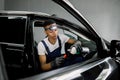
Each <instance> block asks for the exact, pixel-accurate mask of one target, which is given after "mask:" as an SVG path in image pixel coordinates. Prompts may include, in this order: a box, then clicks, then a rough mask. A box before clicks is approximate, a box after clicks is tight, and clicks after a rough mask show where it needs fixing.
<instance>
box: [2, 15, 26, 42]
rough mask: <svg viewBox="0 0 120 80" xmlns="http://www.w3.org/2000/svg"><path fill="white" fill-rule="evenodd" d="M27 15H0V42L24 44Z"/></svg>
mask: <svg viewBox="0 0 120 80" xmlns="http://www.w3.org/2000/svg"><path fill="white" fill-rule="evenodd" d="M25 26H26V17H21V16H20V17H18V16H12V17H8V16H5V17H0V42H4V43H16V44H24V36H25Z"/></svg>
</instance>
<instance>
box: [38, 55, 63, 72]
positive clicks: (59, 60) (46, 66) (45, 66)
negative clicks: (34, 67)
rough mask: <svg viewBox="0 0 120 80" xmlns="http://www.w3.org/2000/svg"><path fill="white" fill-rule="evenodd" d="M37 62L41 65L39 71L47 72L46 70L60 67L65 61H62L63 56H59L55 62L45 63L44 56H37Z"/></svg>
mask: <svg viewBox="0 0 120 80" xmlns="http://www.w3.org/2000/svg"><path fill="white" fill-rule="evenodd" d="M39 60H40V63H41V69H42V70H43V71H48V70H51V69H55V68H58V67H60V66H61V65H62V64H63V62H64V60H65V59H64V56H60V57H57V58H56V59H55V60H53V61H51V62H49V63H46V56H45V55H39Z"/></svg>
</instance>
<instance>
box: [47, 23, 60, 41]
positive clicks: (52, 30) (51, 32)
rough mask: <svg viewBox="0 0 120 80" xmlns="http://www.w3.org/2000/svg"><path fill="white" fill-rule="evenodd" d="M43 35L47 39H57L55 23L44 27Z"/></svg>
mask: <svg viewBox="0 0 120 80" xmlns="http://www.w3.org/2000/svg"><path fill="white" fill-rule="evenodd" d="M45 33H46V35H47V36H48V38H52V39H57V35H58V29H57V25H56V23H53V24H50V25H47V26H46V27H45Z"/></svg>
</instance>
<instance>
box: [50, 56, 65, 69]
mask: <svg viewBox="0 0 120 80" xmlns="http://www.w3.org/2000/svg"><path fill="white" fill-rule="evenodd" d="M64 61H65V58H64V56H60V57H57V58H56V59H55V60H54V61H52V62H51V66H52V68H57V67H60V66H62V64H63V63H64Z"/></svg>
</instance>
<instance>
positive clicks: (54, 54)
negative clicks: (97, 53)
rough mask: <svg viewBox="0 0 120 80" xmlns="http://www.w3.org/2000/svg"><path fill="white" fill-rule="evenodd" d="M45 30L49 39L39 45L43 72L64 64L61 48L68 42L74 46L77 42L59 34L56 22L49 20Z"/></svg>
mask: <svg viewBox="0 0 120 80" xmlns="http://www.w3.org/2000/svg"><path fill="white" fill-rule="evenodd" d="M44 30H45V34H46V35H47V37H46V38H45V39H43V40H42V41H41V42H39V44H38V54H39V60H40V63H41V68H42V70H43V71H47V70H51V69H55V68H58V67H60V66H62V65H63V64H64V61H65V59H64V57H63V56H61V55H62V54H61V48H62V46H63V45H64V44H65V43H66V42H67V43H69V44H74V43H75V42H76V41H75V40H74V39H70V38H69V37H68V36H65V35H63V34H58V29H57V25H56V22H55V21H54V20H47V21H46V22H45V23H44Z"/></svg>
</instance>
